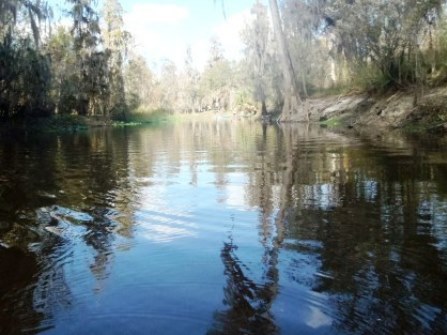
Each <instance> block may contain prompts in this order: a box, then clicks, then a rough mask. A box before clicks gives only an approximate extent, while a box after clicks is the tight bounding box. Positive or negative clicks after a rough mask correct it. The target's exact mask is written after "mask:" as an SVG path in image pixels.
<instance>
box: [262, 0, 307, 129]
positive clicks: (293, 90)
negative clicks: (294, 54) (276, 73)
mask: <svg viewBox="0 0 447 335" xmlns="http://www.w3.org/2000/svg"><path fill="white" fill-rule="evenodd" d="M269 5H270V11H271V13H272V21H273V27H274V30H275V35H276V40H277V42H278V44H279V47H280V49H281V50H280V54H281V67H282V71H283V76H284V106H283V109H282V115H281V117H282V118H283V119H285V120H288V121H290V120H291V119H292V117H293V115H294V114H298V112H299V107H300V105H301V103H302V101H301V98H300V95H299V89H298V85H297V83H296V76H295V70H294V68H293V64H292V59H291V58H290V53H289V48H288V45H287V41H286V38H285V36H284V32H283V30H282V24H281V17H280V14H279V8H278V2H277V0H269ZM303 111H304V114H307V112H306V111H305V110H303ZM294 119H296V120H298V121H304V120H306V119H307V115H296V117H295V118H294Z"/></svg>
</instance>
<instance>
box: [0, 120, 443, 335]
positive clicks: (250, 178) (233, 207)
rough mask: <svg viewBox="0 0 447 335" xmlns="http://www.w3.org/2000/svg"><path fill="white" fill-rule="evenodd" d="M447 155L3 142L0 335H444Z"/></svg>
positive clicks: (125, 132)
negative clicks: (38, 334) (22, 333)
mask: <svg viewBox="0 0 447 335" xmlns="http://www.w3.org/2000/svg"><path fill="white" fill-rule="evenodd" d="M446 144H447V143H446V141H442V140H439V139H430V138H421V139H417V140H416V139H409V138H402V137H396V136H394V135H393V136H386V137H382V138H379V137H370V138H363V139H360V138H354V137H353V138H348V137H343V136H341V135H334V134H331V133H329V132H327V131H325V130H323V129H319V128H315V129H306V128H303V127H298V126H285V127H283V128H277V127H268V128H266V129H263V128H262V126H261V125H259V124H243V123H231V122H220V123H212V122H198V123H184V124H177V125H167V126H163V127H159V128H127V129H126V128H125V129H109V130H97V131H92V132H90V133H79V134H66V135H56V134H46V135H31V134H26V133H8V134H3V135H1V141H0V166H1V169H0V241H1V243H2V246H0V333H1V334H16V333H19V332H25V333H31V334H32V333H40V332H42V333H48V334H370V333H371V334H436V333H438V334H446V333H447V319H446V318H447V152H446V150H445V148H446ZM53 206H57V207H53Z"/></svg>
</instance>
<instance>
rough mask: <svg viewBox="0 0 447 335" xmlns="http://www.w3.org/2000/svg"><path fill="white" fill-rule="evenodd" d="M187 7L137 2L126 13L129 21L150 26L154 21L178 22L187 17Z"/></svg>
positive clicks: (126, 18)
mask: <svg viewBox="0 0 447 335" xmlns="http://www.w3.org/2000/svg"><path fill="white" fill-rule="evenodd" d="M188 16H189V11H188V9H187V8H186V7H183V6H178V5H169V4H156V3H137V4H135V5H134V6H133V7H132V9H131V11H130V12H129V13H127V14H126V15H125V20H126V22H127V23H131V24H138V25H139V26H148V25H151V24H153V23H177V22H180V21H183V20H185V19H187V18H188Z"/></svg>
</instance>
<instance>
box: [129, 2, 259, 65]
mask: <svg viewBox="0 0 447 335" xmlns="http://www.w3.org/2000/svg"><path fill="white" fill-rule="evenodd" d="M253 2H254V0H226V1H225V2H224V8H222V3H221V1H220V0H217V1H214V0H192V1H181V0H171V1H161V0H158V1H157V0H155V1H154V0H122V2H121V4H122V6H123V8H124V12H125V16H124V20H125V25H126V29H127V30H128V31H129V32H130V33H131V34H132V35H133V37H134V40H135V44H136V49H137V52H138V53H140V54H142V55H143V56H145V57H146V58H147V59H148V60H149V62H150V63H160V62H162V60H163V59H165V58H168V59H170V60H172V61H174V62H175V63H176V64H177V65H178V66H182V65H183V63H184V60H185V57H186V49H187V47H188V46H190V47H191V51H192V55H193V59H194V61H195V63H196V66H197V67H198V68H202V67H203V66H204V65H205V63H206V61H207V59H208V53H209V46H210V39H211V37H212V36H216V37H217V38H218V39H219V40H220V42H221V43H222V46H223V48H224V50H225V56H226V57H227V58H228V59H238V58H240V57H241V49H242V47H243V45H242V43H241V41H240V37H239V35H240V30H241V29H242V28H243V27H244V24H245V22H246V21H247V20H249V17H250V15H249V13H250V8H251V6H252V4H253ZM151 65H154V64H151Z"/></svg>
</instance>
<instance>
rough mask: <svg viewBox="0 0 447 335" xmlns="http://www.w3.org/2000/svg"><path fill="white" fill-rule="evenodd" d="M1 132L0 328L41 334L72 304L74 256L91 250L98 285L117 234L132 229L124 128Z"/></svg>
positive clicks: (91, 265) (104, 275)
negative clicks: (112, 130)
mask: <svg viewBox="0 0 447 335" xmlns="http://www.w3.org/2000/svg"><path fill="white" fill-rule="evenodd" d="M1 135H2V138H1V146H0V166H1V171H0V242H1V243H0V269H1V273H2V275H1V276H0V333H1V334H17V333H23V332H24V333H39V332H41V331H44V330H49V329H51V328H52V327H53V323H54V318H55V313H56V312H57V311H58V310H61V309H65V310H66V309H69V308H70V307H71V304H72V301H73V295H72V292H71V289H70V286H69V284H68V283H67V282H68V281H67V273H66V267H67V265H69V264H72V263H75V262H74V261H73V258H76V257H80V258H83V259H90V257H86V256H85V255H88V256H90V255H91V256H92V258H91V261H88V262H89V265H88V267H89V268H90V271H91V273H92V275H93V276H94V277H95V278H96V282H97V283H96V285H95V287H94V288H93V290H96V291H98V290H101V287H102V284H101V283H102V281H104V280H105V279H106V278H107V276H108V275H109V271H110V267H111V264H112V261H113V251H112V249H113V247H112V244H113V241H114V240H115V237H114V235H115V234H117V233H118V234H119V235H121V236H129V235H130V234H131V227H130V226H129V221H128V220H127V217H128V215H127V217H126V214H127V213H128V206H129V208H130V207H131V205H130V204H129V203H130V202H131V200H132V199H133V190H132V189H131V186H130V184H129V182H128V180H127V160H128V157H127V143H126V132H125V130H123V131H122V132H120V134H119V136H115V137H112V136H111V134H110V132H108V131H97V132H93V133H88V134H87V133H80V134H65V135H54V134H32V135H30V134H27V133H22V132H20V133H18V134H16V133H12V134H11V133H8V134H1ZM117 198H120V201H119V204H115V203H114V202H115V200H116V199H117ZM56 204H57V206H55V205H56ZM61 205H63V206H66V207H61ZM111 207H113V209H112V208H111ZM70 208H74V209H77V211H74V210H72V209H70ZM85 216H86V217H88V218H91V219H88V220H85V219H83V218H82V217H85ZM119 216H121V218H119ZM118 230H119V231H118ZM69 279H71V278H69Z"/></svg>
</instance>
